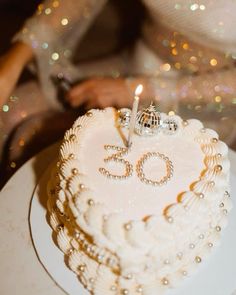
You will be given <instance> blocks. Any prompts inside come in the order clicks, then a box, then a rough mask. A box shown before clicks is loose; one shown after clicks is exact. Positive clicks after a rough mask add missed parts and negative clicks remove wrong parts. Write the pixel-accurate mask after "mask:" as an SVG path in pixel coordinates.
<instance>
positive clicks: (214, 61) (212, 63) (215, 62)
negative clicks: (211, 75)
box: [210, 58, 217, 67]
mask: <svg viewBox="0 0 236 295" xmlns="http://www.w3.org/2000/svg"><path fill="white" fill-rule="evenodd" d="M210 64H211V66H213V67H215V66H216V65H217V60H216V59H215V58H212V59H211V60H210Z"/></svg>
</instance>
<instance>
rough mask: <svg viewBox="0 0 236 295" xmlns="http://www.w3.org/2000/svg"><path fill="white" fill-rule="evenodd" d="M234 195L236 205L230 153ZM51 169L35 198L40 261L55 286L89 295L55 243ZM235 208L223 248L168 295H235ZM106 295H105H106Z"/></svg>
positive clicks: (34, 228) (35, 234)
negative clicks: (49, 216)
mask: <svg viewBox="0 0 236 295" xmlns="http://www.w3.org/2000/svg"><path fill="white" fill-rule="evenodd" d="M230 159H231V170H232V171H231V192H233V193H231V195H232V199H233V202H234V204H236V171H235V170H236V156H235V153H233V152H230ZM49 173H50V169H48V171H46V172H45V173H44V175H43V177H42V178H41V180H40V181H39V183H38V185H37V187H36V189H35V191H34V194H33V198H32V204H31V213H30V225H31V231H32V238H33V242H34V245H35V249H36V251H37V254H38V257H39V259H40V261H41V263H42V264H43V266H44V268H45V269H46V270H47V272H48V273H49V275H50V276H51V277H52V278H53V279H54V280H55V282H56V283H57V284H58V285H59V286H60V287H61V288H62V289H63V290H64V291H65V292H66V293H68V294H70V295H78V294H79V295H88V294H89V292H88V291H86V290H85V289H84V287H83V286H82V285H81V283H80V282H79V280H78V279H77V277H76V275H75V274H74V273H73V272H72V271H71V270H69V269H68V268H67V267H66V265H65V263H64V255H63V253H62V252H61V251H60V250H59V249H58V247H57V246H56V245H55V243H54V242H53V239H52V229H51V227H50V226H49V224H48V223H47V221H46V208H45V204H46V198H47V193H46V186H47V181H48V179H49ZM235 207H236V205H235V206H234V208H233V210H232V211H231V212H230V218H229V225H228V227H227V228H226V229H225V230H224V231H223V234H222V240H221V241H222V242H221V245H220V246H219V247H218V248H216V249H215V250H214V253H212V255H211V256H209V258H208V259H207V261H206V262H205V263H203V264H202V265H201V266H200V267H199V269H198V271H197V272H196V273H195V274H193V275H192V276H191V277H190V278H189V279H186V280H184V281H183V283H182V284H181V285H180V287H179V288H177V289H173V290H170V291H169V292H167V293H166V295H199V294H204V295H236V234H235V233H236V208H235ZM104 295H106V294H104Z"/></svg>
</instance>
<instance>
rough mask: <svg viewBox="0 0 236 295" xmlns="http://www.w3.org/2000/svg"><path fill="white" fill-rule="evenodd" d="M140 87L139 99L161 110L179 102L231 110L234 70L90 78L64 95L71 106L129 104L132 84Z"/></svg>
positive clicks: (235, 79) (235, 82) (235, 85)
mask: <svg viewBox="0 0 236 295" xmlns="http://www.w3.org/2000/svg"><path fill="white" fill-rule="evenodd" d="M139 84H142V85H143V86H144V88H143V92H142V94H141V99H142V100H143V102H145V101H147V102H150V101H151V100H155V101H156V102H157V104H159V105H160V106H161V108H162V109H163V110H164V111H168V110H173V109H175V108H176V106H177V107H178V105H180V104H185V105H188V104H189V105H192V106H193V107H195V106H198V105H202V106H205V105H208V106H209V107H211V108H215V109H220V108H222V106H223V107H226V106H228V107H229V108H231V109H232V112H233V108H234V109H235V107H236V104H235V99H234V98H235V97H236V69H235V68H230V69H228V70H221V71H216V72H212V73H205V74H204V73H203V74H201V75H199V76H195V75H182V76H178V77H177V78H172V79H170V78H159V77H145V76H140V77H133V78H126V79H125V78H118V79H113V78H103V79H102V78H99V79H90V80H88V81H85V82H83V83H81V84H79V85H78V86H75V87H74V88H73V89H72V90H71V91H70V92H69V95H68V100H69V101H70V103H71V104H72V105H73V106H79V105H81V104H84V103H87V104H88V106H89V107H97V106H100V107H105V106H109V105H115V106H118V107H123V106H130V105H131V103H132V99H133V95H134V92H135V89H136V87H137V86H138V85H139Z"/></svg>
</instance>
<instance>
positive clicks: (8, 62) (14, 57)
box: [0, 42, 33, 108]
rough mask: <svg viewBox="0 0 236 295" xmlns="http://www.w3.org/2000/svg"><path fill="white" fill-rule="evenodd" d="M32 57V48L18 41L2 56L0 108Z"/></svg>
mask: <svg viewBox="0 0 236 295" xmlns="http://www.w3.org/2000/svg"><path fill="white" fill-rule="evenodd" d="M32 57H33V51H32V50H31V48H30V47H29V46H28V45H26V44H24V43H21V42H17V43H15V44H14V45H13V46H12V47H11V48H10V50H9V51H8V52H7V53H6V54H5V55H4V56H2V57H1V58H0V89H1V93H0V108H1V106H2V105H3V104H4V102H5V101H6V99H7V98H8V97H9V96H10V94H11V91H12V89H13V88H14V87H15V85H16V83H17V80H18V78H19V76H20V74H21V72H22V70H23V68H24V66H25V64H27V63H28V62H29V61H30V60H31V59H32Z"/></svg>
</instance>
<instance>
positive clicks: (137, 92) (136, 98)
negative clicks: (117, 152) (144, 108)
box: [127, 84, 143, 148]
mask: <svg viewBox="0 0 236 295" xmlns="http://www.w3.org/2000/svg"><path fill="white" fill-rule="evenodd" d="M142 91H143V85H141V84H139V85H138V86H137V88H136V90H135V93H134V94H135V95H134V102H133V106H132V111H131V118H130V124H129V135H128V141H127V147H128V148H130V147H131V145H132V136H133V134H134V128H135V123H136V117H137V112H138V105H139V95H140V94H141V93H142Z"/></svg>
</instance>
